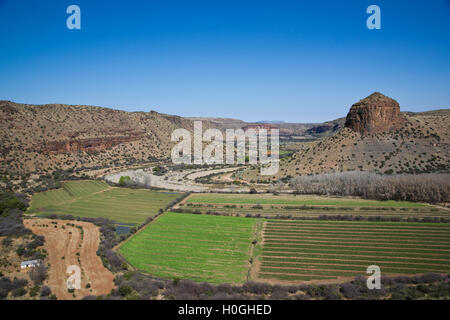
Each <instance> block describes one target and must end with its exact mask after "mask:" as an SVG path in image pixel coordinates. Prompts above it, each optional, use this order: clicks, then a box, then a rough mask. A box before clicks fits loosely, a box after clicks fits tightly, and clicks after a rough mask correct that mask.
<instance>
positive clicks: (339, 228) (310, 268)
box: [258, 220, 450, 281]
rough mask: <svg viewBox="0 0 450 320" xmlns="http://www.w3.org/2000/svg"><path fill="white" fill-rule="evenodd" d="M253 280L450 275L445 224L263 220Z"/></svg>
mask: <svg viewBox="0 0 450 320" xmlns="http://www.w3.org/2000/svg"><path fill="white" fill-rule="evenodd" d="M260 260H261V265H260V268H259V272H258V276H259V278H261V279H276V280H290V281H309V280H334V279H339V278H341V279H342V278H345V277H355V276H358V275H367V274H366V269H367V267H368V266H369V265H378V266H379V267H380V268H381V273H382V275H383V274H418V273H425V272H438V273H448V272H450V224H447V223H445V224H444V223H412V222H407V223H401V222H356V221H351V222H341V221H309V220H304V221H287V220H282V221H280V220H268V221H266V222H265V225H264V232H263V252H262V256H261V257H260Z"/></svg>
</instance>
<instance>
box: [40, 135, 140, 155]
mask: <svg viewBox="0 0 450 320" xmlns="http://www.w3.org/2000/svg"><path fill="white" fill-rule="evenodd" d="M136 140H138V136H137V135H134V136H115V137H101V138H85V139H70V140H65V141H49V142H47V143H45V144H44V145H43V146H42V148H41V151H43V152H47V153H50V154H60V153H68V152H69V153H76V152H78V151H86V152H96V151H100V150H104V149H107V148H111V147H113V146H116V145H118V144H121V143H125V142H131V141H136Z"/></svg>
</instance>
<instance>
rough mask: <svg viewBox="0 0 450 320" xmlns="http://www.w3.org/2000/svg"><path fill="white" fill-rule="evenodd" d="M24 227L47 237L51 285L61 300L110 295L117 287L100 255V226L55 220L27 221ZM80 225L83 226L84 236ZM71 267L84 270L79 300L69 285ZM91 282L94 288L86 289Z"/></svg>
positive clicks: (77, 291)
mask: <svg viewBox="0 0 450 320" xmlns="http://www.w3.org/2000/svg"><path fill="white" fill-rule="evenodd" d="M24 224H25V226H26V227H27V228H29V229H31V230H32V231H33V233H36V234H38V235H42V236H44V237H45V245H44V247H45V249H46V250H47V252H48V262H49V263H50V268H49V278H48V286H49V287H50V289H51V290H52V292H53V293H54V294H55V295H56V297H57V298H58V299H62V300H69V299H81V298H83V297H84V296H87V295H102V294H107V293H109V292H110V291H111V289H112V288H113V287H114V284H113V279H114V275H113V274H112V273H111V272H110V271H109V270H108V269H106V268H105V267H104V266H103V264H102V261H101V259H100V257H99V256H97V254H96V252H97V249H98V246H99V242H100V233H99V230H98V227H97V226H95V225H94V224H92V223H88V222H80V221H70V220H51V219H26V220H24ZM71 224H74V225H75V226H72V225H71ZM55 226H56V227H55ZM63 226H64V228H63ZM76 226H80V227H82V230H83V233H81V230H80V229H79V228H77V227H76ZM77 254H79V255H77ZM70 265H76V266H78V267H80V270H81V288H80V289H77V290H75V297H74V296H73V294H72V293H70V292H69V291H68V289H67V283H66V282H67V280H68V278H69V276H70V275H69V274H68V273H67V267H68V266H70ZM88 283H89V284H90V288H86V285H87V284H88Z"/></svg>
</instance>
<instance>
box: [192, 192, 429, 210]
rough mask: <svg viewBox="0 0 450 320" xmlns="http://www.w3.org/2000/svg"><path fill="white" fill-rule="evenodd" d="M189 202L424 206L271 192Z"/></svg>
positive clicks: (197, 196)
mask: <svg viewBox="0 0 450 320" xmlns="http://www.w3.org/2000/svg"><path fill="white" fill-rule="evenodd" d="M187 202H188V203H222V204H228V203H231V204H237V203H239V204H241V203H245V204H284V205H309V206H324V205H326V206H357V207H368V206H375V207H407V208H410V207H422V206H424V205H423V204H421V203H415V202H406V201H392V200H389V201H377V200H365V199H353V198H337V197H336V198H333V197H322V196H312V195H279V196H274V195H270V194H214V193H209V194H194V195H192V196H191V197H189V199H188V201H187Z"/></svg>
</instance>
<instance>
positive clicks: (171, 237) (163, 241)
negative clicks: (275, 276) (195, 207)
mask: <svg viewBox="0 0 450 320" xmlns="http://www.w3.org/2000/svg"><path fill="white" fill-rule="evenodd" d="M257 223H258V220H256V219H248V218H239V217H222V216H207V215H195V214H179V213H171V212H169V213H165V214H163V215H162V216H159V217H158V219H156V220H155V221H154V222H152V223H151V224H149V225H148V226H147V227H146V228H145V229H144V230H142V231H141V232H139V233H137V234H136V235H135V236H133V237H132V238H131V239H130V240H129V241H127V242H125V243H124V244H123V245H122V246H121V247H120V249H119V250H120V253H121V254H122V255H123V256H124V257H125V259H127V260H128V262H129V263H131V264H132V265H133V266H135V267H136V268H138V269H140V270H142V271H144V272H146V273H149V274H151V275H154V276H156V277H161V278H167V279H173V278H180V279H192V280H194V281H208V282H211V283H239V282H243V281H245V280H246V277H247V274H248V270H249V259H250V256H251V251H252V248H251V247H252V239H253V237H254V236H255V235H254V233H255V231H256V224H257Z"/></svg>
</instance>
